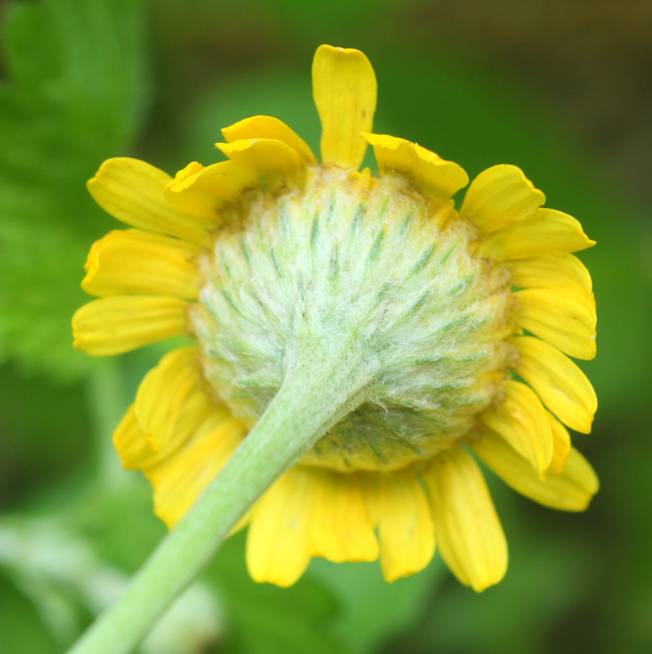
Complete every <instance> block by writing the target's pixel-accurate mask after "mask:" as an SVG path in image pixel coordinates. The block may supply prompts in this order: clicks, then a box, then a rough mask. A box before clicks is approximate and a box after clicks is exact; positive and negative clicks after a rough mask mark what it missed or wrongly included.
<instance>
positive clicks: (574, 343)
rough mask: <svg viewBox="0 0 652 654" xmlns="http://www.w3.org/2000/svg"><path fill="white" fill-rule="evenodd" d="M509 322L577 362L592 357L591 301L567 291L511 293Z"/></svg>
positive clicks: (579, 294)
mask: <svg viewBox="0 0 652 654" xmlns="http://www.w3.org/2000/svg"><path fill="white" fill-rule="evenodd" d="M512 297H513V298H514V307H513V314H512V317H513V320H514V322H515V323H516V324H517V325H518V326H519V327H522V328H523V329H527V330H528V331H530V332H532V333H533V334H534V335H535V336H538V337H539V338H540V339H542V340H544V341H546V342H547V343H550V345H554V346H555V347H556V348H557V349H559V350H561V351H562V352H565V353H566V354H568V355H570V356H572V357H575V358H577V359H593V358H594V357H595V352H596V346H595V326H596V313H595V301H594V299H593V296H592V295H589V294H588V293H580V292H578V291H575V290H573V289H570V288H553V289H538V288H536V289H527V290H524V291H517V292H516V293H512Z"/></svg>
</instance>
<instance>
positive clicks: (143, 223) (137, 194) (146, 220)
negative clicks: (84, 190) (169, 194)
mask: <svg viewBox="0 0 652 654" xmlns="http://www.w3.org/2000/svg"><path fill="white" fill-rule="evenodd" d="M171 179H172V178H171V177H170V176H169V175H168V174H167V173H164V172H163V171H162V170H159V169H158V168H155V167H154V166H151V165H150V164H148V163H146V162H144V161H139V160H138V159H129V158H126V157H118V158H115V159H107V160H106V161H105V162H104V163H103V164H102V165H101V166H100V169H99V170H98V171H97V173H96V174H95V177H93V178H92V179H91V180H89V182H88V190H89V192H90V194H91V195H92V196H93V198H94V199H95V201H96V202H97V203H98V204H99V205H100V206H101V207H102V208H103V209H104V210H105V211H106V212H107V213H109V214H111V215H112V216H113V217H114V218H117V219H118V220H121V221H122V222H124V223H127V225H131V226H132V227H139V228H141V229H147V230H151V231H153V232H159V233H161V234H168V235H170V236H177V237H179V238H182V239H183V240H185V241H189V242H190V243H198V244H200V245H208V244H209V243H210V239H211V237H210V233H209V231H208V230H209V229H210V228H211V227H212V224H211V223H210V222H207V221H206V220H200V219H198V218H197V216H193V215H190V214H188V213H186V212H183V211H179V210H178V209H176V208H174V207H173V206H171V205H170V203H169V202H168V201H167V200H166V199H165V195H164V189H165V187H166V186H167V184H168V183H169V182H170V181H171Z"/></svg>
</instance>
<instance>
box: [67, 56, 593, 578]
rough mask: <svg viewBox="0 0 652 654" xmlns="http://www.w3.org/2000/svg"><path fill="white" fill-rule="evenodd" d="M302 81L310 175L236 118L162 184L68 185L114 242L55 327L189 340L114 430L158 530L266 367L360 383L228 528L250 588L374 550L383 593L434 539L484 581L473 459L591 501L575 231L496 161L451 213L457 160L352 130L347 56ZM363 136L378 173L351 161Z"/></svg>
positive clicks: (222, 452)
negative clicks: (308, 100) (205, 153)
mask: <svg viewBox="0 0 652 654" xmlns="http://www.w3.org/2000/svg"><path fill="white" fill-rule="evenodd" d="M312 74H313V94H314V99H315V103H316V106H317V110H318V112H319V116H320V119H321V123H322V139H321V162H317V160H316V158H315V156H314V154H313V153H312V151H311V149H310V148H309V147H308V145H307V144H306V143H305V142H304V141H303V140H302V139H301V138H300V137H299V136H298V135H297V134H296V133H295V132H294V131H292V129H291V128H290V127H288V126H287V125H286V124H284V123H283V122H281V121H280V120H278V119H277V118H273V117H271V116H253V117H251V118H246V119H244V120H242V121H240V122H238V123H236V124H234V125H231V126H230V127H227V128H225V129H223V130H222V133H223V135H224V138H225V142H224V143H218V144H217V147H218V148H219V149H220V150H221V151H222V152H223V153H224V154H225V155H226V157H227V159H226V160H225V161H221V162H219V163H214V164H211V165H208V166H203V165H201V164H199V163H196V162H193V163H191V164H189V165H188V166H186V167H185V168H184V169H182V170H181V171H180V172H179V173H177V175H176V176H175V177H174V178H170V177H169V176H168V175H166V174H165V173H163V172H162V171H160V170H158V169H156V168H154V167H152V166H150V165H149V164H147V163H144V162H142V161H137V160H134V159H110V160H108V161H106V162H105V163H104V164H103V165H102V166H101V168H100V170H99V171H98V173H97V175H96V176H95V177H94V178H93V179H92V180H91V181H90V182H89V189H90V192H91V193H92V195H93V197H94V198H95V199H96V200H97V202H98V203H99V204H100V205H101V206H102V207H104V209H106V210H107V211H108V212H109V213H110V214H112V215H113V216H114V217H116V218H117V219H118V220H121V221H123V222H125V223H127V224H128V225H130V226H131V227H132V229H128V230H122V231H115V232H111V233H109V234H108V235H107V236H105V237H104V238H103V239H101V240H100V241H98V242H97V243H95V244H94V245H93V247H92V248H91V251H90V254H89V257H88V262H87V275H86V277H85V279H84V281H83V288H84V289H85V290H86V291H87V292H89V293H91V294H93V295H97V296H99V297H100V299H97V300H95V301H93V302H90V303H89V304H87V305H86V306H84V307H82V308H81V309H80V310H79V311H78V312H77V314H76V315H75V318H74V321H73V327H74V333H75V344H76V346H77V347H79V348H80V349H82V350H85V351H87V352H88V353H90V354H96V355H110V354H118V353H121V352H126V351H128V350H131V349H134V348H137V347H140V346H143V345H146V344H148V343H152V342H156V341H160V340H163V339H166V338H169V337H172V336H182V335H186V336H190V337H191V338H193V339H194V344H192V345H189V346H187V347H182V348H180V349H176V350H173V351H172V352H170V353H169V354H167V355H166V356H164V357H163V359H162V360H161V361H160V363H159V364H158V365H157V366H156V367H155V368H154V369H153V370H151V371H150V372H149V373H148V374H147V376H146V377H145V379H144V380H143V382H142V383H141V385H140V388H139V389H138V393H137V396H136V400H135V402H134V404H133V405H132V406H131V408H130V409H129V411H128V412H127V414H126V415H125V417H124V419H123V420H122V422H121V424H120V425H119V426H118V428H117V430H116V432H115V437H114V440H115V444H116V447H117V449H118V451H119V453H120V456H121V458H122V461H123V464H124V465H125V466H126V467H128V468H134V469H139V470H142V471H143V472H144V473H145V475H146V476H147V477H148V479H149V480H150V481H151V483H152V486H153V489H154V502H155V510H156V513H157V514H158V515H159V516H160V517H161V518H162V519H163V520H164V521H165V522H166V523H167V524H168V525H170V526H172V525H174V524H175V523H176V522H177V521H178V520H180V519H181V518H182V517H183V515H184V514H185V513H186V512H187V511H188V510H189V508H190V507H191V506H192V504H193V503H194V501H195V500H196V499H197V497H198V496H199V495H200V494H201V492H202V491H203V490H204V488H205V487H206V486H207V484H208V483H209V482H210V481H211V480H212V478H213V477H214V476H215V475H216V474H217V473H218V472H219V471H220V469H221V468H222V467H223V466H224V464H225V462H226V461H227V460H228V459H229V458H230V456H231V455H232V454H233V452H234V451H235V450H236V449H237V448H238V446H239V444H240V443H241V441H242V440H243V439H245V438H246V436H247V433H248V431H249V430H250V429H251V428H252V426H253V425H254V424H256V421H257V420H258V418H259V417H260V416H261V415H262V414H263V412H264V411H265V409H266V407H267V406H268V405H269V403H270V402H271V401H272V399H273V398H274V397H275V395H276V394H277V393H278V391H279V389H280V388H281V386H282V385H283V383H284V380H285V378H286V376H287V375H288V374H289V373H290V372H291V371H292V370H295V369H297V368H298V367H302V369H305V368H306V366H307V367H308V368H309V367H310V366H315V367H318V366H319V365H320V363H321V362H320V360H318V357H315V356H314V355H310V354H306V353H307V352H308V353H310V352H314V351H319V352H326V351H328V350H329V349H330V350H334V351H335V350H337V351H342V352H344V351H346V352H347V353H351V352H353V353H354V355H347V356H349V358H353V360H354V361H353V363H351V366H352V369H355V370H358V369H363V370H364V375H362V377H363V378H364V383H358V384H357V385H355V384H354V382H353V381H351V392H350V400H349V401H348V404H347V405H346V407H345V410H341V411H340V412H339V414H338V415H337V416H335V417H334V419H333V420H332V423H331V424H330V426H329V428H328V429H327V430H326V432H325V433H324V435H323V436H322V437H321V438H320V440H319V441H318V442H317V444H316V445H315V446H314V448H312V449H311V450H310V451H308V452H306V453H305V454H304V456H303V457H302V458H301V460H300V461H299V462H298V463H297V465H295V466H294V467H292V468H291V469H290V470H288V471H287V472H286V473H284V474H283V475H282V476H281V477H280V478H279V479H278V480H277V481H276V482H275V483H274V484H273V485H272V486H271V488H270V489H269V490H268V491H267V492H266V493H265V494H264V495H263V496H262V497H261V498H260V499H259V500H258V501H257V502H256V504H255V505H254V506H253V508H252V510H251V511H250V513H249V514H248V515H247V516H246V517H245V518H244V520H243V524H248V525H249V533H248V541H247V560H248V565H249V570H250V572H251V574H252V576H253V577H254V579H256V580H259V581H270V582H274V583H277V584H279V585H283V586H285V585H289V584H291V583H293V582H294V581H296V580H297V579H298V578H299V577H300V576H301V574H302V573H303V571H304V570H305V568H306V566H307V565H308V563H309V561H310V558H311V557H313V556H321V557H325V558H327V559H330V560H331V561H372V560H375V559H377V558H380V563H381V566H382V570H383V573H384V575H385V578H386V579H388V580H390V581H391V580H394V579H397V578H399V577H402V576H405V575H408V574H412V573H414V572H417V571H419V570H421V569H422V568H423V567H424V566H425V565H427V563H428V562H429V561H430V559H431V558H432V556H433V553H434V552H435V546H436V544H437V546H438V548H439V550H440V552H441V554H442V557H443V558H444V559H445V561H446V563H447V564H448V566H449V567H450V569H451V570H452V571H453V572H454V574H455V575H456V576H457V577H458V578H459V579H460V581H461V582H462V583H464V584H467V585H469V586H471V587H473V588H474V589H476V590H482V589H483V588H486V587H487V586H489V585H491V584H493V583H496V582H497V581H499V580H500V579H501V578H502V577H503V575H504V573H505V570H506V566H507V546H506V542H505V537H504V534H503V531H502V528H501V525H500V522H499V520H498V517H497V515H496V511H495V509H494V506H493V503H492V500H491V498H490V495H489V492H488V489H487V486H486V483H485V481H484V478H483V475H482V472H481V471H480V468H479V466H478V464H477V462H476V458H475V455H477V456H479V457H480V459H482V460H483V461H484V462H485V463H486V465H487V466H488V467H489V468H491V469H492V470H493V471H494V472H495V473H497V474H498V476H500V477H502V478H503V479H504V481H505V482H506V483H507V484H509V485H510V486H511V487H513V488H514V489H515V490H517V491H518V492H520V493H522V494H523V495H526V496H527V497H529V498H531V499H533V500H535V501H537V502H540V503H541V504H544V505H546V506H550V507H553V508H557V509H562V510H569V511H579V510H583V509H584V508H586V506H587V505H588V503H589V501H590V499H591V497H592V496H593V494H594V493H595V492H596V491H597V488H598V482H597V478H596V476H595V473H594V472H593V470H592V469H591V467H590V466H589V464H588V463H587V462H586V461H585V459H584V458H583V457H582V456H581V454H579V452H578V451H577V450H575V449H574V448H572V447H571V442H570V436H569V432H568V431H567V427H568V428H571V429H574V430H576V431H579V432H582V433H588V432H590V430H591V423H592V420H593V416H594V413H595V411H596V408H597V401H596V397H595V393H594V391H593V388H592V387H591V384H590V383H589V381H588V380H587V378H586V377H585V376H584V374H583V373H582V372H581V371H580V369H579V368H578V367H577V366H576V365H575V364H574V363H573V362H572V361H571V359H570V358H569V356H573V357H575V358H580V359H590V358H592V357H593V356H594V355H595V322H596V315H595V302H594V299H593V294H592V288H591V278H590V276H589V273H588V272H587V270H586V268H585V267H584V266H583V265H582V263H581V262H580V261H579V260H578V259H577V258H576V257H574V256H573V255H572V254H571V253H572V252H575V251H577V250H582V249H584V248H587V247H590V246H591V245H593V241H591V240H589V239H588V238H587V236H586V235H585V234H584V232H583V231H582V228H581V226H580V224H579V223H578V222H577V221H576V220H575V219H574V218H572V217H571V216H569V215H567V214H565V213H562V212H560V211H556V210H553V209H547V208H543V204H544V201H545V197H544V195H543V193H542V192H541V191H539V190H538V189H536V188H535V187H534V186H533V185H532V183H531V182H530V181H529V180H528V179H527V178H526V177H525V176H524V174H523V173H522V172H521V170H520V169H518V168H516V167H515V166H510V165H497V166H493V167H492V168H489V169H487V170H485V171H484V172H482V173H481V174H480V175H478V177H477V178H475V179H474V180H473V181H472V182H471V184H470V186H469V188H468V189H467V191H466V194H465V196H464V199H463V201H462V202H461V205H460V206H459V208H456V205H455V203H454V200H453V196H454V195H455V194H456V193H457V192H458V191H459V190H460V189H461V188H462V187H464V186H466V185H467V183H468V177H467V175H466V173H465V171H464V170H463V169H462V168H461V167H460V166H459V165H457V164H456V163H453V162H450V161H446V160H444V159H442V158H440V157H439V156H438V155H436V154H434V153H433V152H431V151H429V150H427V149H426V148H424V147H422V146H420V145H417V144H415V143H411V142H409V141H407V140H404V139H401V138H397V137H394V136H387V135H380V134H374V133H372V122H373V114H374V110H375V106H376V80H375V76H374V73H373V70H372V68H371V65H370V63H369V61H368V60H367V58H366V57H365V56H364V54H362V53H361V52H359V51H357V50H348V49H342V48H333V47H331V46H321V47H320V48H319V49H318V50H317V52H316V55H315V59H314V62H313V69H312ZM368 145H371V146H372V148H373V151H374V154H375V159H376V163H377V165H378V173H377V174H376V175H374V174H372V173H371V172H370V170H369V169H364V170H362V171H360V170H359V166H360V165H361V163H362V161H363V158H364V156H365V152H366V150H367V147H368ZM315 343H316V344H318V345H319V347H318V348H317V350H315V349H314V348H311V344H315ZM310 356H312V359H311V358H310ZM340 377H343V379H340ZM356 379H357V377H356ZM334 383H335V382H334ZM337 383H340V384H344V385H346V384H347V383H349V382H348V381H347V377H346V375H344V376H342V375H340V376H339V377H338V381H337Z"/></svg>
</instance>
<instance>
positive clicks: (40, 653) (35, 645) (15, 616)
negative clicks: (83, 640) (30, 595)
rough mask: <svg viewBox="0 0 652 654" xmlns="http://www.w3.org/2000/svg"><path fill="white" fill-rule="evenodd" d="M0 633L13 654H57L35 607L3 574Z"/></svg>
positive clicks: (7, 650)
mask: <svg viewBox="0 0 652 654" xmlns="http://www.w3.org/2000/svg"><path fill="white" fill-rule="evenodd" d="M0 633H2V634H3V637H2V641H3V644H2V647H3V650H4V651H6V652H11V654H56V653H57V652H58V651H59V649H60V648H59V647H58V645H57V643H56V642H55V639H54V638H53V636H52V635H51V634H50V633H48V631H47V629H46V627H45V625H44V624H43V622H42V620H41V619H40V617H39V616H38V614H37V612H36V609H35V608H34V605H33V604H32V603H31V602H30V601H29V600H28V599H27V598H26V597H25V596H24V595H23V594H22V593H20V592H19V591H18V590H17V589H16V587H15V586H14V584H13V583H12V582H11V581H9V579H8V578H6V577H5V576H4V575H0Z"/></svg>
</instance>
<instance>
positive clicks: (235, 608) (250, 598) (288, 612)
mask: <svg viewBox="0 0 652 654" xmlns="http://www.w3.org/2000/svg"><path fill="white" fill-rule="evenodd" d="M208 575H209V578H210V579H211V581H212V582H213V584H214V585H215V587H216V589H217V592H218V596H219V597H221V598H222V599H223V602H224V611H225V619H226V634H227V639H226V642H225V643H224V646H223V649H222V650H220V651H224V652H225V653H226V654H305V652H310V654H332V653H333V652H339V653H340V654H347V653H348V652H349V649H348V648H347V647H345V644H344V642H343V641H341V640H340V639H339V638H338V637H337V635H336V634H335V631H334V626H335V620H336V617H337V609H338V606H337V602H336V600H335V598H334V596H333V594H332V593H331V592H330V591H329V590H328V589H327V588H326V586H325V585H324V584H323V583H321V582H320V581H319V580H317V579H316V578H315V577H314V576H313V575H311V574H308V575H305V576H304V577H303V578H302V579H301V580H300V581H299V582H298V583H297V584H295V585H294V586H292V587H291V588H285V589H284V588H277V587H276V586H272V585H270V584H257V583H255V582H254V581H252V580H251V578H250V577H249V575H248V573H247V570H246V567H245V556H244V538H243V535H242V534H240V535H238V536H236V537H233V538H231V539H230V540H229V541H227V542H226V543H225V544H224V545H223V546H222V548H221V549H220V552H219V554H218V555H217V557H216V559H215V561H214V562H213V563H212V564H211V565H210V567H209V570H208Z"/></svg>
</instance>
